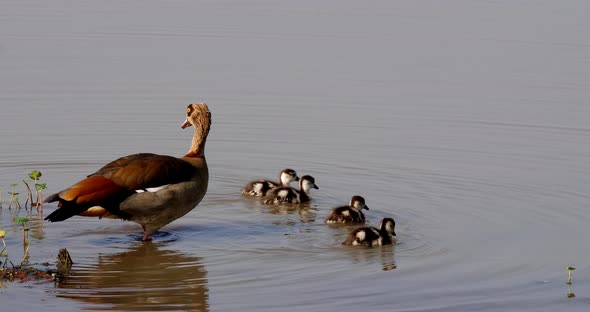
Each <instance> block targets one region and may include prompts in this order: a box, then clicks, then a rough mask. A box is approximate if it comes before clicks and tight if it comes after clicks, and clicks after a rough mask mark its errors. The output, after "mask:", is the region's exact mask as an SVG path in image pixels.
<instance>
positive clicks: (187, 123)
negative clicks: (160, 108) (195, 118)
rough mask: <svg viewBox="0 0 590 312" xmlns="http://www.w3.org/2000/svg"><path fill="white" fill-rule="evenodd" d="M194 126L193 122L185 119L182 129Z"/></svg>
mask: <svg viewBox="0 0 590 312" xmlns="http://www.w3.org/2000/svg"><path fill="white" fill-rule="evenodd" d="M190 126H192V125H191V123H190V122H189V121H188V119H187V120H185V121H184V122H183V123H182V125H181V126H180V127H181V128H182V129H184V128H186V127H190Z"/></svg>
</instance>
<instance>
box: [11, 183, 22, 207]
mask: <svg viewBox="0 0 590 312" xmlns="http://www.w3.org/2000/svg"><path fill="white" fill-rule="evenodd" d="M17 185H18V184H17V183H13V184H10V186H12V192H8V194H10V203H8V209H10V208H12V203H15V206H17V207H18V208H20V203H19V202H18V194H19V193H18V192H17V191H16V186H17Z"/></svg>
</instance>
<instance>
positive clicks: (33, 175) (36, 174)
mask: <svg viewBox="0 0 590 312" xmlns="http://www.w3.org/2000/svg"><path fill="white" fill-rule="evenodd" d="M42 175H43V174H42V173H41V171H39V170H33V171H31V172H29V179H31V180H33V185H34V186H35V191H36V194H37V196H36V199H35V202H33V192H32V191H31V187H30V186H29V183H27V181H25V180H23V183H24V184H25V186H26V187H27V192H28V196H27V202H26V203H25V207H26V206H27V203H28V202H29V201H30V202H31V208H32V207H33V205H35V208H37V209H39V207H41V206H42V203H43V190H44V189H46V188H47V183H39V179H40V178H41V176H42Z"/></svg>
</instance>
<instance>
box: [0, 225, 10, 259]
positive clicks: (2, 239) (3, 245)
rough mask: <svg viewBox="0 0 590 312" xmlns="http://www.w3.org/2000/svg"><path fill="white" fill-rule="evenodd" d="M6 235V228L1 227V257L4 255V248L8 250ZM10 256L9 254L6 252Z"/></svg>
mask: <svg viewBox="0 0 590 312" xmlns="http://www.w3.org/2000/svg"><path fill="white" fill-rule="evenodd" d="M5 235H6V230H3V229H0V240H1V241H2V250H0V257H1V256H3V255H4V250H6V242H5V241H4V236H5ZM6 256H8V254H6Z"/></svg>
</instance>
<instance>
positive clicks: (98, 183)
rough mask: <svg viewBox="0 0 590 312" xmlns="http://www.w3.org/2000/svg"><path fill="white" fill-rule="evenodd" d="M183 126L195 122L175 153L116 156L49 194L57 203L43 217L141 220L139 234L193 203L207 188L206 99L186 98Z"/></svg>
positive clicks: (149, 232) (179, 214)
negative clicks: (183, 148)
mask: <svg viewBox="0 0 590 312" xmlns="http://www.w3.org/2000/svg"><path fill="white" fill-rule="evenodd" d="M186 115H187V118H186V121H185V122H184V123H183V124H182V126H181V128H183V129H184V128H186V127H190V126H193V127H194V135H193V139H192V145H191V147H190V149H189V151H188V153H187V154H186V155H184V156H183V157H180V158H177V157H172V156H165V155H156V154H148V153H142V154H133V155H129V156H125V157H121V158H119V159H117V160H114V161H112V162H110V163H108V164H107V165H105V166H104V167H102V168H100V169H99V170H98V171H96V172H95V173H93V174H91V175H89V176H88V177H87V178H86V179H84V180H82V181H80V182H78V183H76V184H74V185H72V186H70V187H69V188H67V189H65V190H63V191H61V192H59V193H56V194H53V195H51V196H49V197H47V199H46V200H45V202H55V201H58V202H59V204H58V207H59V209H57V210H55V211H54V212H53V213H51V214H50V215H48V216H47V217H46V218H45V220H49V221H51V222H58V221H63V220H66V219H68V218H70V217H72V216H75V215H80V216H89V217H99V218H102V217H107V218H114V219H123V220H128V221H133V222H136V223H139V224H140V225H141V227H142V228H143V240H144V241H148V240H151V239H152V235H153V234H154V233H155V232H156V231H157V230H158V229H160V228H161V227H163V226H165V225H167V224H168V223H170V222H172V221H174V220H176V219H178V218H180V217H182V216H184V215H185V214H187V213H188V212H189V211H191V210H192V209H193V208H195V207H196V206H197V205H198V204H199V202H201V199H203V197H204V196H205V193H206V192H207V185H208V182H209V170H208V168H207V162H206V160H205V143H206V141H207V135H208V134H209V128H210V126H211V113H210V112H209V108H208V107H207V105H206V104H205V103H198V104H190V105H189V106H188V108H187V113H186Z"/></svg>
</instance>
